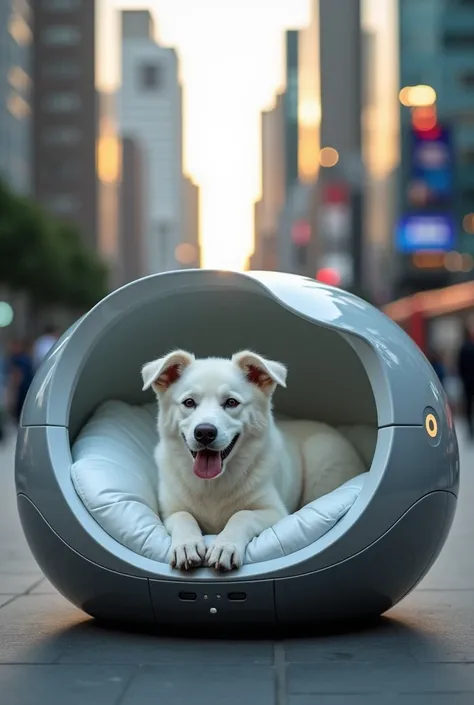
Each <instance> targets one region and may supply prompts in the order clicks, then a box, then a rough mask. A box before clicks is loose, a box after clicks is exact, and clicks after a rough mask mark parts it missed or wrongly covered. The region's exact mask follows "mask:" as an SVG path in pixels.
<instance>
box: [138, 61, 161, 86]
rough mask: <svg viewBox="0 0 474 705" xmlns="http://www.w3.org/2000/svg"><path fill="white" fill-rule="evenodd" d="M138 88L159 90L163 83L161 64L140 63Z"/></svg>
mask: <svg viewBox="0 0 474 705" xmlns="http://www.w3.org/2000/svg"><path fill="white" fill-rule="evenodd" d="M138 72H139V82H140V88H141V89H142V90H144V91H156V90H159V89H160V88H161V86H162V84H163V76H162V70H161V66H160V65H159V64H141V66H139V67H138Z"/></svg>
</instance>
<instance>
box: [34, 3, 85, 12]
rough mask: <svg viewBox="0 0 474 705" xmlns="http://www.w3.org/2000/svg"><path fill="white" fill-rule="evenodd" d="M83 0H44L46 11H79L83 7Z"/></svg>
mask: <svg viewBox="0 0 474 705" xmlns="http://www.w3.org/2000/svg"><path fill="white" fill-rule="evenodd" d="M81 4H82V0H43V7H44V9H45V10H53V11H54V10H59V11H60V12H61V11H67V10H78V9H79V8H80V7H81Z"/></svg>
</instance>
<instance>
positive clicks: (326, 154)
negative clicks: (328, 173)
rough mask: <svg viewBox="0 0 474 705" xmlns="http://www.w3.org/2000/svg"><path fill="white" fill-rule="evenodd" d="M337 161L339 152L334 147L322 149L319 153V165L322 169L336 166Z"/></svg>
mask: <svg viewBox="0 0 474 705" xmlns="http://www.w3.org/2000/svg"><path fill="white" fill-rule="evenodd" d="M338 161H339V152H338V151H337V149H334V147H323V148H322V150H321V151H320V152H319V163H320V164H321V166H324V167H332V166H336V164H337V163H338Z"/></svg>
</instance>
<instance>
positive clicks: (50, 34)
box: [41, 25, 81, 46]
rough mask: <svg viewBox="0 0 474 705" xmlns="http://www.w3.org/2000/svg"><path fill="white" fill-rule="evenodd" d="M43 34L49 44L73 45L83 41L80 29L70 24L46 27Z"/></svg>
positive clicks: (44, 39)
mask: <svg viewBox="0 0 474 705" xmlns="http://www.w3.org/2000/svg"><path fill="white" fill-rule="evenodd" d="M41 36H42V39H43V43H44V44H46V45H47V46H72V45H75V44H79V42H80V41H81V32H80V31H79V29H78V28H77V27H70V26H68V25H55V26H51V27H45V29H43V32H42V35H41Z"/></svg>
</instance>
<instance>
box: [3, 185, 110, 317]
mask: <svg viewBox="0 0 474 705" xmlns="http://www.w3.org/2000/svg"><path fill="white" fill-rule="evenodd" d="M1 284H3V285H5V286H6V287H8V288H10V289H11V290H13V291H24V292H26V293H27V294H28V295H29V297H30V298H31V300H32V301H33V302H34V303H35V305H36V306H48V305H58V306H64V307H71V308H74V309H88V308H90V307H91V306H93V305H94V304H95V303H97V302H98V301H99V300H100V299H101V298H102V297H103V296H105V294H106V293H107V270H106V267H105V265H104V264H103V262H102V261H101V260H100V259H99V257H98V255H97V254H96V253H95V252H94V251H93V250H91V249H88V248H87V247H86V246H85V245H84V243H83V241H82V239H81V237H80V235H79V233H78V231H77V230H76V228H75V227H74V226H73V225H70V224H68V223H63V222H61V221H59V220H57V219H55V218H53V217H52V216H51V215H49V214H48V213H47V212H46V211H44V210H43V208H41V206H40V205H39V204H38V203H36V202H35V201H32V200H31V199H29V198H26V197H24V196H18V195H16V194H13V193H12V191H11V190H10V189H9V188H8V186H6V185H5V184H4V183H2V182H1V181H0V285H1Z"/></svg>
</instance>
